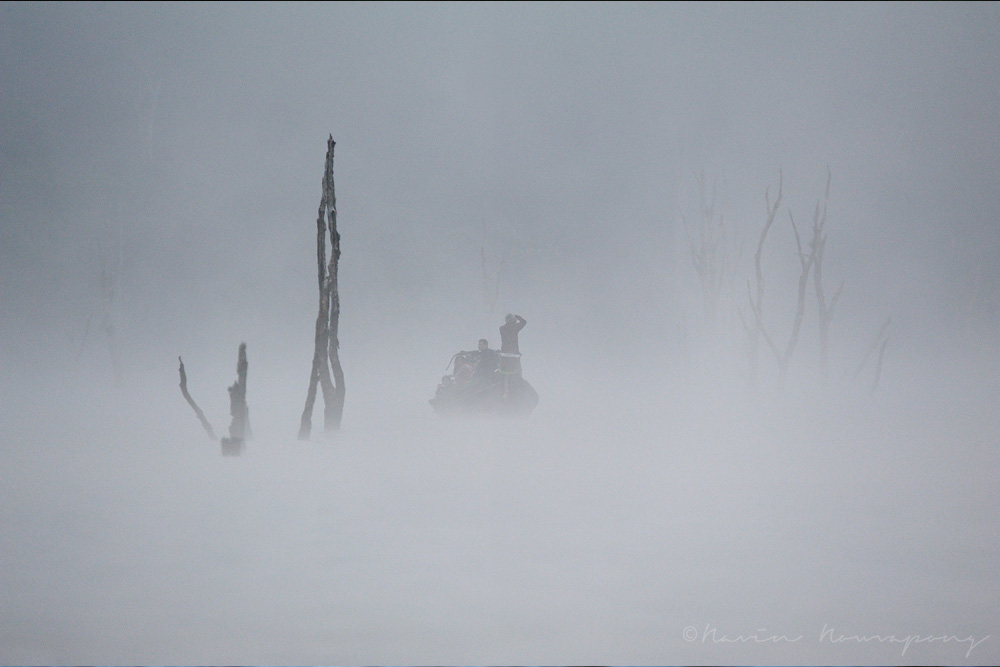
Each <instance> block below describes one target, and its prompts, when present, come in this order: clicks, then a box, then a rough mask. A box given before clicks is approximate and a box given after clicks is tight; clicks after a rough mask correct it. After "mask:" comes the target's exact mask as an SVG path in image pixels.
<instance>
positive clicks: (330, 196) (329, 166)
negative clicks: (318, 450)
mask: <svg viewBox="0 0 1000 667" xmlns="http://www.w3.org/2000/svg"><path fill="white" fill-rule="evenodd" d="M334 146H336V142H334V140H333V135H330V137H329V139H327V142H326V165H325V168H324V170H323V195H322V197H321V198H320V202H319V215H318V216H317V219H316V265H317V275H318V284H319V313H318V314H317V316H316V330H315V340H314V342H315V345H314V349H313V362H312V372H311V373H310V375H309V390H308V392H307V393H306V405H305V409H303V411H302V419H301V422H300V424H299V440H308V439H309V435H310V433H311V431H312V412H313V404H314V403H315V402H316V388H317V385H319V386H321V387H322V388H323V405H324V410H323V423H324V428H325V430H327V431H335V430H338V429H339V428H340V420H341V417H342V416H343V413H344V371H343V369H342V368H341V365H340V356H339V350H340V339H339V338H338V336H337V331H338V328H339V325H340V293H339V290H338V285H337V268H338V265H339V263H340V234H339V233H338V232H337V196H336V192H335V190H334V184H333V149H334ZM327 233H329V235H330V245H331V249H330V261H329V263H327V261H326V237H327ZM331 372H332V373H333V379H332V380H331V378H330V374H331Z"/></svg>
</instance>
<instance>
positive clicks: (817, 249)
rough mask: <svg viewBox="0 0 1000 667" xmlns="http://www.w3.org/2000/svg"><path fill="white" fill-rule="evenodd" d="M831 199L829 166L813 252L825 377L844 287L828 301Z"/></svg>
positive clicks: (816, 217) (815, 223)
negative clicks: (825, 269)
mask: <svg viewBox="0 0 1000 667" xmlns="http://www.w3.org/2000/svg"><path fill="white" fill-rule="evenodd" d="M829 199H830V168H829V167H827V170H826V192H825V193H824V195H823V202H822V204H823V205H822V208H820V202H816V212H815V213H814V214H813V237H812V242H811V244H810V245H811V246H812V254H813V258H814V259H813V265H814V266H813V284H814V286H815V288H816V307H817V312H818V315H819V351H820V364H821V369H822V371H823V377H824V378H826V377H827V374H828V359H829V349H830V321H831V320H832V319H833V309H834V308H835V307H836V305H837V301H838V299H840V293H841V291H842V290H843V289H844V283H843V282H841V283H840V287H838V288H837V291H836V292H835V293H834V295H833V298H832V299H830V302H829V303H827V301H826V294H825V293H824V291H823V251H824V250H826V234H825V233H824V231H823V227H824V225H826V209H827V202H828V201H829Z"/></svg>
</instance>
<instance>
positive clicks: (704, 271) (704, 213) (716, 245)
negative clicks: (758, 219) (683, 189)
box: [681, 173, 735, 333]
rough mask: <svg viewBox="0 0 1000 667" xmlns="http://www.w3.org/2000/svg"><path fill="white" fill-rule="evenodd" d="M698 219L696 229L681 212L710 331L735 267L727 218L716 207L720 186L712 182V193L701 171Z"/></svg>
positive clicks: (699, 177) (714, 323)
mask: <svg viewBox="0 0 1000 667" xmlns="http://www.w3.org/2000/svg"><path fill="white" fill-rule="evenodd" d="M698 195H699V196H698V200H699V201H698V203H699V207H698V214H699V217H698V222H697V229H692V227H693V226H694V225H693V224H692V223H689V222H688V220H687V218H686V217H685V216H684V215H683V214H682V215H681V222H682V223H683V224H684V234H685V237H686V238H687V243H688V250H689V251H690V253H691V263H692V264H693V265H694V270H695V272H696V273H697V274H698V281H699V285H700V287H701V296H702V303H703V305H704V309H705V312H704V316H705V327H706V329H707V332H708V333H712V332H714V330H715V325H716V318H717V314H718V306H719V298H720V296H721V293H722V289H723V286H724V284H725V279H726V277H727V276H729V275H730V274H731V273H732V271H733V269H734V268H735V267H734V265H733V262H732V259H731V258H730V256H729V247H728V243H729V239H728V235H727V233H726V232H727V229H726V225H725V219H724V217H723V215H722V212H721V211H718V210H717V208H716V206H717V188H716V184H715V182H713V183H712V189H711V192H709V190H708V187H707V185H706V181H705V174H704V173H699V174H698Z"/></svg>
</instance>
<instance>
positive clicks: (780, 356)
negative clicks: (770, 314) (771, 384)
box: [748, 180, 815, 387]
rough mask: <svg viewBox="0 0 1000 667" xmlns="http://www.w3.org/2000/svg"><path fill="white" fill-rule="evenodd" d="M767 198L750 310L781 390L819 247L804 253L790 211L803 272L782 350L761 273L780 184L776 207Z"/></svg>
mask: <svg viewBox="0 0 1000 667" xmlns="http://www.w3.org/2000/svg"><path fill="white" fill-rule="evenodd" d="M764 196H765V201H766V202H767V207H768V218H767V223H766V224H765V225H764V229H763V231H761V234H760V240H759V241H758V242H757V254H756V256H755V260H754V261H755V266H754V268H755V275H756V278H757V298H756V300H754V296H753V294H751V295H750V307H751V309H752V311H753V315H754V323H755V327H754V328H755V335H756V332H759V333H760V335H761V336H762V337H763V338H764V341H765V342H766V343H767V346H768V347H769V348H770V349H771V352H772V353H773V354H774V359H775V361H776V362H777V364H778V386H779V387H781V386H782V385H783V384H784V381H785V377H786V375H787V374H788V364H789V362H790V361H791V360H792V355H793V354H794V353H795V347H796V345H798V342H799V332H800V331H801V330H802V320H803V318H804V316H805V309H806V289H807V287H808V286H809V273H810V271H811V270H812V266H813V262H814V260H815V247H814V248H812V249H811V251H810V252H809V253H808V254H806V253H805V252H803V250H802V238H801V237H800V236H799V228H798V226H797V225H796V224H795V217H794V216H793V215H792V212H791V211H789V212H788V219H789V222H790V223H791V226H792V232H793V233H794V234H795V247H796V250H797V255H798V259H799V267H800V272H799V285H798V297H797V301H796V306H795V318H794V320H793V321H792V330H791V332H790V333H789V335H788V342H787V343H785V346H784V348H779V346H778V344H777V343H776V342H775V340H774V337H773V336H772V335H771V333H770V332H769V331H768V328H767V326H766V325H765V323H764V319H763V297H764V287H763V285H764V278H763V271H762V270H761V262H760V259H761V252H762V250H763V247H764V240H765V238H767V232H768V230H769V229H770V228H771V225H772V224H773V223H774V218H775V215H776V214H777V212H778V205H779V203H780V202H781V184H780V180H779V185H778V197H777V199H776V200H775V202H774V206H773V207H772V206H771V202H770V197H769V195H768V193H767V192H766V191H765V195H764ZM748 289H749V284H748Z"/></svg>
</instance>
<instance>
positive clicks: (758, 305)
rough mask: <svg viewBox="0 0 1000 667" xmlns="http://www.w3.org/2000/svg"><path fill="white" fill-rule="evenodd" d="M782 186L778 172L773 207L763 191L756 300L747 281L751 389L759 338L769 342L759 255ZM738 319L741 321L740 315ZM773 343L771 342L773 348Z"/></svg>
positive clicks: (781, 178) (772, 218) (755, 275)
mask: <svg viewBox="0 0 1000 667" xmlns="http://www.w3.org/2000/svg"><path fill="white" fill-rule="evenodd" d="M783 184H784V176H783V175H782V173H781V172H780V171H779V172H778V195H777V197H776V198H775V200H774V205H773V206H772V205H771V192H770V188H765V190H764V203H765V204H766V205H767V222H765V223H764V228H763V229H762V230H761V232H760V238H759V239H758V240H757V252H756V254H755V255H754V278H755V279H756V298H755V295H754V293H753V292H751V291H750V281H749V280H748V281H747V294H748V296H749V297H750V310H751V312H752V313H753V316H754V323H753V326H752V327H751V326H748V325H747V323H746V322H745V321H744V322H743V330H744V332H745V333H746V336H747V357H748V362H749V371H748V373H749V374H748V377H747V384H748V385H749V386H750V387H751V388H752V387H754V386H755V385H756V384H757V372H758V369H759V357H758V350H759V347H760V336H761V334H763V335H764V336H765V338H767V339H768V340H770V338H769V337H768V335H767V331H766V330H765V329H764V319H763V318H764V271H763V269H762V268H761V262H760V258H761V254H762V253H763V251H764V240H765V239H766V238H767V232H768V230H769V229H771V225H772V224H774V218H775V216H776V215H777V214H778V207H779V206H780V205H781V191H782V186H783ZM740 318H741V319H743V316H742V314H741V315H740ZM773 345H774V343H773V342H771V346H772V347H773Z"/></svg>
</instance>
